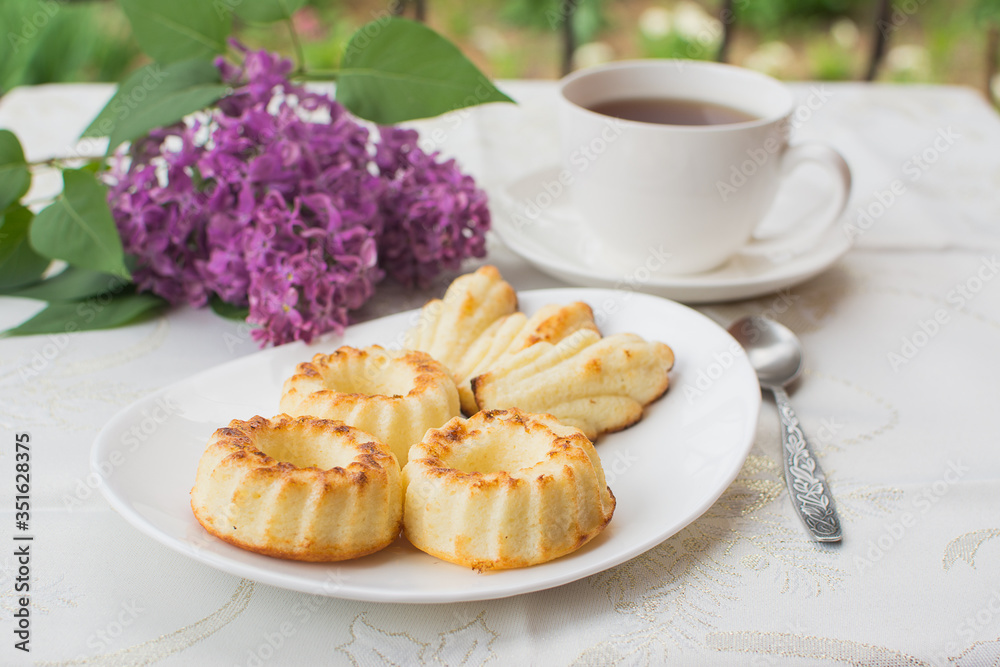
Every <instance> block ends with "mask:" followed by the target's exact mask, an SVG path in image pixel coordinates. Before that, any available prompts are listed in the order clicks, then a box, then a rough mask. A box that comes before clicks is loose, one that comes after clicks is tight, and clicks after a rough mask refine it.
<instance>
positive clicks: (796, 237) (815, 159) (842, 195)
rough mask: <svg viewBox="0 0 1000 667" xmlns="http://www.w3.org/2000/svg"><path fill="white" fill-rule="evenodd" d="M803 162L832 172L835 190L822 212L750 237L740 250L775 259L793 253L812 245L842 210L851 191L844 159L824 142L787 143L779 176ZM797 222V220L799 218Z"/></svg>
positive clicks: (780, 258) (848, 168)
mask: <svg viewBox="0 0 1000 667" xmlns="http://www.w3.org/2000/svg"><path fill="white" fill-rule="evenodd" d="M807 163H814V164H819V165H821V166H823V167H826V168H827V169H829V170H830V171H832V172H833V174H834V175H835V176H836V179H835V183H836V185H837V192H836V193H835V197H834V198H833V200H832V201H831V203H830V205H829V206H828V207H827V209H826V211H824V212H823V214H821V215H819V216H817V217H816V220H815V221H814V222H812V223H810V224H807V225H806V226H805V228H804V229H800V228H799V227H801V225H800V224H797V223H793V224H791V225H790V226H789V228H788V229H787V230H785V231H784V232H783V233H782V234H780V235H778V236H775V237H774V238H768V239H757V238H755V239H753V240H752V241H750V243H748V244H747V245H746V246H744V247H743V249H742V250H741V253H748V254H752V255H762V256H767V257H769V258H771V259H772V260H775V261H780V260H783V259H786V258H788V257H791V256H794V255H797V254H799V253H801V252H803V251H805V250H808V249H810V248H812V247H813V246H814V245H815V244H816V242H817V241H818V240H819V237H820V236H821V235H822V234H823V233H824V232H826V230H827V229H829V228H830V227H831V226H832V225H833V223H834V222H836V221H837V219H838V218H839V217H840V214H841V213H843V212H844V207H845V206H847V200H848V198H849V197H850V195H851V169H850V167H848V166H847V161H846V160H844V158H843V156H842V155H841V154H840V153H838V152H837V151H836V150H835V149H833V148H831V147H830V146H827V145H826V144H812V143H809V144H796V145H794V146H790V147H789V148H788V150H786V151H785V153H784V155H783V156H782V158H781V173H782V180H784V178H785V177H787V176H788V175H789V174H790V173H792V171H794V170H795V169H796V168H797V167H799V166H800V165H803V164H807ZM799 222H801V221H799Z"/></svg>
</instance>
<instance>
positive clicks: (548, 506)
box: [403, 408, 615, 570]
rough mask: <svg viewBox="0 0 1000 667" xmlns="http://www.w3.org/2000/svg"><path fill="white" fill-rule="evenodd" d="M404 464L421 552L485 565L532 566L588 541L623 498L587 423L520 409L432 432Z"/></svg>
mask: <svg viewBox="0 0 1000 667" xmlns="http://www.w3.org/2000/svg"><path fill="white" fill-rule="evenodd" d="M410 454H411V456H410V462H409V463H408V464H407V465H406V466H405V467H404V468H403V488H404V531H405V534H406V537H407V539H409V540H410V542H411V543H412V544H413V545H414V546H416V547H417V548H418V549H420V550H422V551H424V552H426V553H429V554H431V555H432V556H436V557H438V558H441V559H443V560H447V561H450V562H452V563H457V564H459V565H465V566H466V567H471V568H474V569H477V570H490V569H506V568H515V567H525V566H528V565H534V564H537V563H544V562H546V561H549V560H552V559H554V558H558V557H560V556H563V555H565V554H568V553H570V552H572V551H574V550H576V549H578V548H579V547H581V546H583V545H584V544H585V543H587V542H588V541H589V540H591V539H593V538H594V537H595V536H596V535H598V534H599V533H600V532H601V531H602V530H603V529H604V527H605V526H606V525H607V524H608V522H609V521H610V520H611V517H612V515H613V514H614V510H615V498H614V495H613V494H612V493H611V490H610V489H609V488H608V486H607V484H606V482H605V478H604V470H603V468H602V467H601V461H600V458H599V457H598V455H597V452H596V451H595V450H594V446H593V445H592V444H591V442H590V440H588V439H587V437H586V436H584V434H583V433H582V432H581V431H579V430H578V429H575V428H572V427H568V426H564V425H563V424H560V423H559V422H558V421H556V420H555V418H553V417H552V416H551V415H532V414H528V413H524V412H522V411H520V410H518V409H516V408H513V409H509V410H493V411H483V412H479V413H477V414H476V415H473V416H472V417H471V418H469V419H468V420H463V419H461V418H456V419H453V420H451V421H450V422H448V423H447V424H445V425H444V426H443V427H442V428H440V429H432V430H430V431H428V432H427V434H426V435H425V436H424V439H423V441H422V442H421V443H420V444H418V445H415V446H414V447H413V449H412V450H411V452H410Z"/></svg>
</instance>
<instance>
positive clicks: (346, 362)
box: [280, 345, 461, 466]
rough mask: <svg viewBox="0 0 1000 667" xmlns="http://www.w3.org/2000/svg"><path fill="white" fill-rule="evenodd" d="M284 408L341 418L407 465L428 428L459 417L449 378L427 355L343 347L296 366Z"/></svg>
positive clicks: (287, 386)
mask: <svg viewBox="0 0 1000 667" xmlns="http://www.w3.org/2000/svg"><path fill="white" fill-rule="evenodd" d="M280 406H281V407H280V409H281V410H282V412H286V413H288V414H290V415H312V416H315V417H322V418H325V419H339V420H341V421H343V422H344V423H346V424H349V425H351V426H353V427H355V428H359V429H361V430H362V431H366V432H368V433H371V434H372V435H374V436H375V437H376V438H377V439H378V440H380V441H382V442H384V443H385V444H387V445H389V448H390V449H391V450H392V453H393V454H395V456H396V459H397V460H398V461H399V464H400V465H401V466H402V465H405V464H406V458H407V453H408V452H409V450H410V447H411V446H412V445H413V444H415V443H417V442H419V441H420V439H421V438H422V437H423V435H424V433H425V432H426V431H427V429H429V428H436V427H438V426H441V425H442V424H444V423H445V422H446V421H448V420H449V419H451V418H452V417H455V416H457V415H458V414H459V413H460V410H461V409H460V407H459V399H458V388H457V387H456V386H455V381H454V380H453V379H452V377H451V374H450V373H449V372H448V371H447V369H445V367H444V366H442V365H441V364H440V363H438V362H437V361H435V360H434V359H433V358H431V357H430V356H429V355H427V354H426V353H424V352H417V351H413V350H386V349H383V348H382V347H380V346H378V345H371V346H369V347H366V348H361V349H357V348H353V347H348V346H344V347H341V348H340V349H338V350H336V351H335V352H333V353H332V354H317V355H315V356H314V357H313V359H312V361H311V362H304V363H301V364H299V365H298V367H297V368H296V372H295V375H293V376H292V377H290V378H289V379H288V380H286V381H285V384H284V388H283V390H282V395H281V404H280Z"/></svg>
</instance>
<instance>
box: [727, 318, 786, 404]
mask: <svg viewBox="0 0 1000 667" xmlns="http://www.w3.org/2000/svg"><path fill="white" fill-rule="evenodd" d="M729 333H730V334H731V335H732V336H733V338H735V339H736V341H737V342H738V343H739V344H740V346H741V347H743V349H744V350H746V353H747V357H749V359H750V365H751V366H753V368H754V370H755V371H757V378H758V379H759V380H760V383H761V385H762V386H763V387H764V388H765V389H771V388H772V387H784V386H787V385H788V384H790V383H791V382H793V381H794V380H795V379H796V378H798V377H799V375H801V374H802V365H803V364H802V344H801V343H800V342H799V338H798V336H796V335H795V334H794V333H792V331H791V329H789V328H788V327H786V326H784V325H783V324H779V323H778V322H775V321H774V320H769V319H766V318H763V317H744V318H743V319H740V320H737V321H736V322H734V323H733V325H732V326H731V327H730V328H729Z"/></svg>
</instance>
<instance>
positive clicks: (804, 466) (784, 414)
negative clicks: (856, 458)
mask: <svg viewBox="0 0 1000 667" xmlns="http://www.w3.org/2000/svg"><path fill="white" fill-rule="evenodd" d="M729 333H730V335H732V337H733V338H735V339H736V340H737V341H738V342H739V344H740V345H742V346H743V349H745V350H746V352H747V356H748V357H749V358H750V365H751V366H753V368H754V370H755V371H757V378H758V379H759V380H760V385H761V386H762V387H763V388H765V389H769V390H770V391H771V393H773V394H774V402H775V403H776V404H777V406H778V416H779V417H780V419H781V445H782V457H781V458H782V460H783V461H784V464H785V482H786V483H787V484H788V493H789V495H790V497H791V499H792V504H793V505H794V506H795V510H796V512H798V515H799V518H800V519H802V523H804V524H805V526H806V528H807V529H808V530H809V532H810V533H811V534H812V536H813V539H815V540H816V541H817V542H839V541H840V538H841V533H840V518H839V517H838V516H837V508H836V505H835V504H834V502H833V496H831V495H830V489H829V487H828V486H827V484H826V475H824V474H823V470H822V468H820V465H819V461H817V460H816V456H815V455H814V454H813V452H812V448H811V447H810V446H809V442H808V441H807V440H806V436H805V434H804V433H803V432H802V428H801V427H800V426H799V420H798V418H797V417H796V416H795V412H794V411H793V410H792V405H791V403H789V401H788V394H786V393H785V389H784V388H785V387H786V386H787V385H788V384H789V383H791V382H792V381H793V380H795V378H797V377H798V376H799V374H801V373H802V345H801V344H800V343H799V339H798V338H797V337H796V336H795V334H794V333H792V332H791V330H789V329H788V328H787V327H785V326H782V325H781V324H778V323H777V322H775V321H773V320H769V319H766V318H764V317H744V318H742V319H739V320H736V321H735V322H733V324H732V325H731V326H730V327H729Z"/></svg>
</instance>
